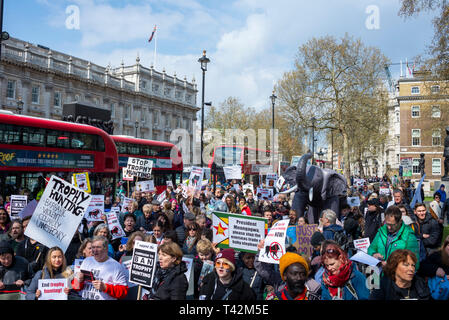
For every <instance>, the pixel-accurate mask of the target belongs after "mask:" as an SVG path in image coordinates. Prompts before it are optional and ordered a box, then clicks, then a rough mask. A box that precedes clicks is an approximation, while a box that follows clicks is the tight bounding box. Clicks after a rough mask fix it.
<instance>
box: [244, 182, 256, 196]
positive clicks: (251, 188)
mask: <svg viewBox="0 0 449 320" xmlns="http://www.w3.org/2000/svg"><path fill="white" fill-rule="evenodd" d="M242 189H243V194H245V195H246V190H251V192H252V193H253V194H254V186H253V185H252V184H251V183H246V184H244V185H243V186H242Z"/></svg>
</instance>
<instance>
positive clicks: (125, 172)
mask: <svg viewBox="0 0 449 320" xmlns="http://www.w3.org/2000/svg"><path fill="white" fill-rule="evenodd" d="M122 180H123V181H134V177H133V176H132V175H130V174H128V170H127V169H126V168H122Z"/></svg>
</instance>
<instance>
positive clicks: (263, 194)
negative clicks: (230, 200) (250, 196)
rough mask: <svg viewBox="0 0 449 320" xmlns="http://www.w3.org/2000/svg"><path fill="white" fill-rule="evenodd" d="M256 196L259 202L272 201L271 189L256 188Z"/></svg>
mask: <svg viewBox="0 0 449 320" xmlns="http://www.w3.org/2000/svg"><path fill="white" fill-rule="evenodd" d="M256 195H257V199H259V200H261V199H262V200H273V189H266V188H260V187H257V190H256Z"/></svg>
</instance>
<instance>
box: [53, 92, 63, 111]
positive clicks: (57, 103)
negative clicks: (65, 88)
mask: <svg viewBox="0 0 449 320" xmlns="http://www.w3.org/2000/svg"><path fill="white" fill-rule="evenodd" d="M53 105H54V106H55V107H60V106H61V92H59V91H55V94H54V96H53Z"/></svg>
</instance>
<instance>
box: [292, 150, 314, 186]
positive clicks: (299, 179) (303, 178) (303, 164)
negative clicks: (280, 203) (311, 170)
mask: <svg viewBox="0 0 449 320" xmlns="http://www.w3.org/2000/svg"><path fill="white" fill-rule="evenodd" d="M310 158H312V155H311V154H310V153H307V154H305V155H303V156H302V157H301V159H299V162H298V166H297V170H296V183H297V185H298V187H299V189H301V190H304V191H306V190H307V191H309V190H310V188H312V184H311V183H310V181H309V180H308V179H307V173H306V170H307V161H309V159H310Z"/></svg>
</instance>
